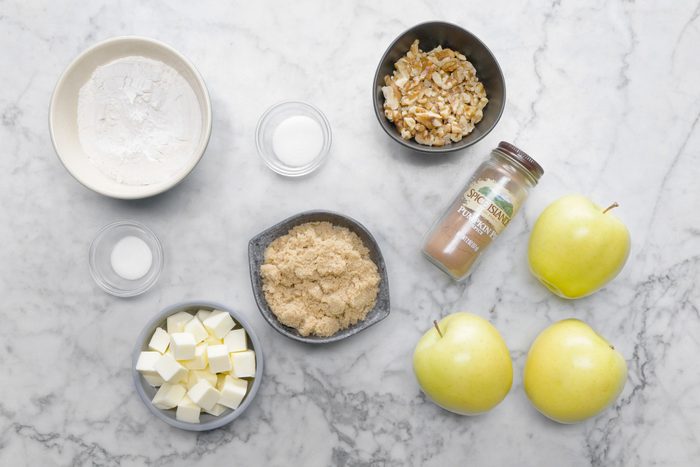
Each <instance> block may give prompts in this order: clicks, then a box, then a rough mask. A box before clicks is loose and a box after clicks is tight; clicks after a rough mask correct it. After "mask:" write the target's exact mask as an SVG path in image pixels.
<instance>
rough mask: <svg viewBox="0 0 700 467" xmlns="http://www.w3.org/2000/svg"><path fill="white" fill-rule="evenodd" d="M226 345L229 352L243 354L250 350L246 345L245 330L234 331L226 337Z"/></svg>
mask: <svg viewBox="0 0 700 467" xmlns="http://www.w3.org/2000/svg"><path fill="white" fill-rule="evenodd" d="M224 344H226V347H228V351H229V352H243V351H244V350H246V349H248V344H247V343H246V335H245V329H243V328H238V329H232V330H230V331H229V332H228V334H226V335H225V336H224Z"/></svg>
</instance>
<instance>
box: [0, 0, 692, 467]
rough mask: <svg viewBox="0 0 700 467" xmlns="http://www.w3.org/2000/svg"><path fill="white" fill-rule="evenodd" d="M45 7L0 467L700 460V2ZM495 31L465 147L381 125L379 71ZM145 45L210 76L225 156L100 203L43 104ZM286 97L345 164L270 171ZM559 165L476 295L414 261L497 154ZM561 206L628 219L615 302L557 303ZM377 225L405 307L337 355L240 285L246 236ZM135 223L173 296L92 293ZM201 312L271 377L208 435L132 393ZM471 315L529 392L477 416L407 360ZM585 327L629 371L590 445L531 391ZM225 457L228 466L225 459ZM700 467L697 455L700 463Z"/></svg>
mask: <svg viewBox="0 0 700 467" xmlns="http://www.w3.org/2000/svg"><path fill="white" fill-rule="evenodd" d="M581 3H582V2H561V1H555V2H554V3H546V2H509V1H505V0H504V1H489V2H486V1H480V2H477V1H470V2H454V1H428V2H421V1H416V0H408V1H403V2H395V3H394V2H381V3H380V2H372V1H363V2H321V1H318V2H310V1H299V2H287V1H279V2H265V1H259V2H245V3H244V2H217V1H199V2H185V1H182V2H164V1H160V2H140V1H121V2H108V1H101V2H78V1H70V2H53V1H45V2H40V1H35V0H33V1H19V0H14V1H7V0H6V1H0V50H2V55H1V58H0V60H1V64H2V67H0V69H1V70H2V71H1V74H2V88H1V89H0V115H2V120H1V125H2V126H0V141H1V142H2V148H3V151H2V153H3V155H2V157H0V195H1V196H2V198H1V200H2V204H1V205H0V241H1V243H2V248H0V293H1V294H2V307H1V308H0V310H1V311H0V321H1V323H2V324H1V325H0V370H1V371H0V374H1V375H2V376H1V377H0V381H1V382H0V465H8V466H9V465H13V466H15V465H58V464H60V465H68V464H74V465H84V464H89V465H120V464H122V465H144V464H147V465H190V464H192V463H201V464H202V465H216V464H215V463H216V462H220V463H226V464H232V463H234V464H235V465H255V466H257V465H304V466H323V465H340V466H357V465H374V466H390V465H391V466H394V465H397V466H398V465H428V466H443V465H457V464H461V465H464V464H467V463H468V464H470V465H502V466H515V465H517V466H550V465H551V466H555V465H556V466H561V465H567V466H584V465H600V466H603V465H604V466H622V465H677V466H686V465H692V464H695V463H696V462H697V459H698V457H700V374H699V372H698V365H697V362H698V350H699V349H698V342H699V337H698V336H700V312H699V311H698V309H699V307H700V290H699V289H698V282H699V279H700V272H699V271H700V248H699V247H700V215H699V214H698V211H697V210H696V209H694V208H695V207H696V205H697V204H698V202H699V201H700V187H699V185H698V183H697V180H698V179H700V125H698V120H699V119H700V84H699V83H700V67H699V66H698V49H697V45H698V43H700V6H698V4H697V2H686V1H678V2H672V4H671V3H669V2H663V1H658V2H650V1H642V0H639V1H637V2H633V1H627V2H616V1H610V2H602V1H593V2H585V3H586V6H585V7H584V6H581ZM430 19H445V20H450V21H453V22H456V23H458V24H460V25H461V26H463V27H465V28H467V29H469V30H471V31H473V32H474V33H476V34H477V35H478V36H479V37H481V38H482V39H483V40H484V41H485V42H486V43H487V44H488V45H489V46H490V47H491V49H492V50H493V52H494V53H495V54H496V56H497V57H498V59H499V61H500V63H501V66H502V67H503V70H504V72H505V75H506V80H507V86H508V103H507V106H506V110H505V114H504V116H503V119H502V120H501V122H500V124H499V125H498V126H497V127H496V129H495V130H494V131H493V132H492V133H491V134H490V135H489V136H488V137H487V138H486V139H485V140H484V141H482V142H481V143H479V144H478V145H477V146H476V147H474V148H471V149H469V150H466V151H464V152H462V153H460V154H458V155H456V156H454V157H446V158H432V159H430V160H428V159H424V158H420V157H416V156H413V155H410V154H406V153H405V152H403V151H402V149H401V148H399V147H398V146H397V145H396V144H395V143H393V142H392V141H391V140H389V139H388V138H387V137H386V135H385V134H383V132H382V131H381V129H380V128H379V125H377V122H376V121H375V118H374V115H373V113H372V108H371V100H370V91H371V79H372V76H373V73H374V69H375V66H376V64H377V62H378V60H379V58H380V56H381V54H382V52H383V51H384V49H385V47H386V46H387V45H388V44H389V42H390V41H391V40H392V39H393V38H394V37H395V36H396V35H398V34H399V33H400V32H402V31H403V30H404V29H407V28H408V27H410V26H412V25H414V24H416V23H418V22H422V21H425V20H430ZM122 34H141V35H147V36H151V37H154V38H157V39H160V40H162V41H165V42H167V43H169V44H171V45H172V46H174V47H175V48H177V49H178V50H180V51H181V52H183V53H184V54H185V55H187V56H188V57H189V58H190V59H191V60H192V61H193V62H194V63H195V64H196V66H197V67H198V68H199V70H200V71H201V73H202V75H203V76H204V79H205V80H206V82H207V84H208V86H209V90H210V93H211V96H212V101H213V108H214V117H215V118H214V127H213V134H212V139H211V144H210V146H209V149H208V151H207V153H206V155H205V157H204V159H203V160H202V162H201V164H200V165H199V166H198V167H197V168H196V170H195V171H194V172H193V173H192V174H191V176H190V177H189V178H188V179H187V180H186V181H185V183H183V184H182V185H180V186H179V187H177V188H176V189H174V190H172V191H171V192H169V193H167V194H165V195H162V196H159V197H156V198H154V199H150V200H146V201H142V202H120V201H115V200H110V199H106V198H103V197H101V196H98V195H96V194H94V193H92V192H90V191H88V190H86V189H85V188H83V187H82V186H80V185H79V184H78V183H76V182H75V181H74V180H73V179H72V178H71V177H70V176H69V175H68V174H67V173H66V171H65V170H64V169H63V167H62V166H61V165H60V163H59V162H58V160H57V158H56V157H55V155H54V151H53V149H52V146H51V142H50V139H49V135H48V129H47V107H48V101H49V96H50V94H51V91H52V89H53V86H54V84H55V82H56V79H57V78H58V75H59V74H60V73H61V71H62V70H63V68H64V67H65V66H66V65H67V64H68V62H69V61H70V60H71V59H72V58H73V57H74V56H75V55H76V54H78V53H79V52H80V51H82V50H83V49H85V48H86V47H88V46H90V45H92V44H94V43H95V42H96V41H98V40H101V39H105V38H108V37H111V36H115V35H122ZM284 99H303V100H308V101H310V102H312V103H314V104H316V105H317V106H319V107H320V108H321V109H323V110H324V111H325V112H326V113H327V116H328V118H329V119H330V121H331V123H332V126H333V131H334V145H333V148H332V156H331V158H330V160H329V161H328V163H327V165H325V166H324V167H323V168H322V169H321V170H320V171H319V172H317V173H316V174H315V175H313V176H311V177H309V178H306V179H302V180H287V179H282V178H280V177H278V176H276V175H275V174H273V173H272V172H270V171H269V170H268V169H267V168H266V167H265V166H264V165H263V164H262V163H261V161H260V160H259V159H258V157H257V155H256V152H255V147H254V142H253V132H254V128H255V124H256V121H257V118H258V116H259V115H260V114H261V113H262V112H263V111H264V110H265V109H266V108H267V107H268V106H270V105H271V104H274V103H276V102H278V101H280V100H284ZM502 139H505V140H510V141H512V142H514V143H515V144H517V145H519V146H521V147H522V148H523V149H525V150H527V151H528V152H529V153H531V154H532V155H533V156H534V157H535V158H536V159H537V160H539V161H540V162H541V163H542V165H543V166H544V167H545V169H546V174H545V176H544V177H543V179H542V181H541V184H540V185H539V186H538V187H537V188H536V189H535V190H534V192H533V193H532V196H531V198H530V199H529V201H528V202H527V204H526V206H525V208H524V209H523V211H522V212H521V214H519V216H518V218H517V219H516V220H514V221H513V223H512V225H511V227H510V228H509V229H508V230H507V232H506V233H505V234H504V235H503V236H502V237H501V238H500V239H499V241H498V245H497V246H495V247H494V248H493V249H492V250H491V251H490V252H489V254H488V257H487V258H486V259H485V261H484V262H483V263H482V264H481V266H480V267H479V268H478V270H476V271H475V273H474V274H473V275H472V277H471V279H470V280H469V281H468V282H466V283H464V284H461V285H459V284H454V283H451V282H450V281H449V280H447V279H446V278H445V277H443V275H442V274H441V273H440V272H438V271H437V270H436V269H435V268H433V267H432V266H431V265H429V264H428V263H426V261H424V260H423V259H422V258H421V256H420V255H419V252H418V251H419V244H420V239H421V236H422V234H423V233H424V232H425V230H426V229H427V228H428V226H429V224H430V223H431V222H432V220H433V218H434V217H435V216H436V215H437V214H438V212H440V211H441V210H442V209H443V208H444V206H445V204H446V203H447V201H448V200H449V199H450V198H451V197H452V196H453V195H454V193H455V191H456V190H457V189H458V188H459V187H460V185H461V184H462V183H463V182H464V181H465V180H466V178H467V177H468V176H469V174H470V173H471V172H472V170H473V169H474V168H475V167H476V165H477V164H478V163H479V162H481V161H482V160H483V158H484V157H485V156H486V155H487V153H488V151H489V150H490V149H491V148H492V147H494V146H495V145H496V144H497V143H498V141H500V140H502ZM570 192H580V193H583V194H586V195H588V196H590V197H592V198H593V199H595V200H597V201H598V202H599V203H601V204H604V203H607V202H609V201H618V202H619V203H620V204H621V207H620V208H619V209H618V210H617V215H618V216H620V217H621V218H622V219H624V221H625V222H626V223H627V225H628V226H629V228H630V230H631V232H632V238H633V246H632V248H633V249H632V254H631V257H630V260H629V263H628V265H627V266H626V267H625V269H624V271H623V272H622V273H621V275H620V276H619V277H618V278H617V279H616V280H615V281H614V282H613V283H612V284H610V285H609V286H608V287H607V288H606V289H605V290H603V291H601V292H599V293H598V294H596V295H594V296H592V297H590V298H587V299H584V300H580V301H576V302H565V301H562V300H559V299H557V298H555V297H553V296H552V295H551V294H549V293H548V292H547V291H546V290H545V289H544V288H542V287H540V286H539V285H538V284H537V283H536V281H535V280H534V279H533V277H532V276H531V275H530V274H529V272H528V271H527V265H526V261H525V251H526V243H527V238H528V231H529V227H530V226H531V225H532V223H533V222H534V220H535V219H536V217H537V215H538V213H539V212H540V211H541V210H542V209H543V208H544V206H546V205H547V204H548V203H549V202H551V201H552V200H554V199H555V198H557V197H559V196H561V195H563V194H566V193H570ZM312 208H328V209H334V210H338V211H340V212H343V213H346V214H348V215H351V216H353V217H356V218H357V219H359V220H361V221H362V222H364V223H365V224H366V225H367V226H368V227H369V228H370V230H372V231H373V232H374V234H375V235H376V237H377V238H378V240H379V242H380V243H381V246H382V248H383V251H384V254H385V257H386V260H387V263H388V266H389V274H390V281H391V288H392V300H393V307H392V314H391V315H390V317H389V318H388V319H387V320H385V321H384V322H382V323H381V324H380V325H377V326H375V327H374V328H372V329H370V330H368V331H366V332H363V333H362V334H360V335H358V336H356V337H354V338H352V339H350V340H348V341H346V342H343V343H341V344H338V345H333V346H327V347H319V348H315V347H308V346H305V345H300V344H297V343H294V342H290V341H289V340H287V339H285V338H284V337H282V336H280V335H278V334H276V333H275V332H274V331H273V330H272V329H271V328H269V327H268V325H267V324H266V323H265V322H264V321H263V319H262V318H261V317H260V315H259V313H258V311H257V309H256V306H255V303H254V301H253V296H252V293H251V289H250V284H249V279H248V267H247V262H246V245H247V241H248V239H249V238H250V237H251V236H252V235H253V234H255V233H256V232H258V231H259V230H261V229H263V228H265V227H267V226H269V225H270V224H272V223H274V222H276V221H278V220H280V219H282V218H284V217H286V216H288V215H291V214H294V213H296V212H299V211H301V210H306V209H312ZM120 218H133V219H137V220H140V221H142V222H145V223H146V224H148V225H149V226H151V227H152V228H153V229H154V230H155V231H156V232H157V233H158V234H159V235H160V237H161V239H162V241H163V243H164V245H165V252H166V255H167V265H166V269H165V271H164V273H163V275H162V278H161V280H160V282H159V283H158V284H157V285H156V287H155V288H154V289H153V290H151V291H150V292H149V293H147V294H145V295H143V296H142V297H139V298H136V299H131V300H121V299H117V298H113V297H111V296H109V295H106V294H105V293H103V292H102V291H101V290H100V289H99V288H98V287H97V286H96V285H95V284H94V283H93V282H92V280H91V278H90V276H89V273H88V268H87V249H88V245H89V242H90V241H91V239H92V237H93V236H94V234H95V233H96V231H97V230H98V229H99V228H100V227H101V226H102V225H104V224H106V223H108V222H110V221H113V220H115V219H120ZM192 298H204V299H211V300H217V301H221V302H223V303H226V304H229V305H230V306H232V307H236V308H238V309H240V310H242V311H243V312H244V313H246V315H247V316H248V317H249V319H250V320H251V321H252V323H253V325H254V327H255V329H256V330H257V331H258V333H259V335H260V337H261V339H262V341H263V343H264V346H265V353H266V357H267V359H266V374H265V380H264V381H263V385H262V388H261V391H260V393H259V395H258V397H257V399H256V401H255V403H254V405H253V406H252V407H251V409H250V410H249V411H248V412H247V413H246V414H245V416H244V417H242V418H240V419H239V420H238V421H236V422H235V424H233V425H231V426H229V427H227V428H225V429H221V430H218V431H214V432H211V433H206V434H193V433H188V432H182V431H178V430H176V429H171V428H169V427H168V426H166V425H164V424H163V423H161V422H159V421H158V420H156V419H155V418H154V417H152V416H151V415H150V414H149V413H148V412H147V411H146V410H145V408H144V407H143V406H142V405H141V402H140V401H139V400H138V399H137V397H136V395H135V393H134V390H133V388H132V382H131V378H130V370H129V363H130V361H129V357H130V352H131V349H132V346H133V345H134V341H135V339H136V336H137V334H138V333H139V331H140V330H141V327H142V326H143V325H144V324H145V323H146V322H147V321H148V320H149V318H150V317H151V316H152V315H153V314H154V313H156V312H157V311H158V310H160V309H162V308H163V307H165V306H167V305H169V304H172V303H174V302H177V301H181V300H184V299H192ZM458 310H470V311H473V312H475V313H478V314H480V315H482V316H486V317H488V318H489V319H490V320H491V321H492V322H493V323H494V324H495V325H496V326H497V327H498V328H499V330H500V331H501V332H502V334H503V335H504V337H505V339H506V341H507V343H508V345H509V347H510V349H511V351H512V356H513V359H514V365H515V380H514V385H513V389H512V390H511V392H510V394H509V396H508V397H507V398H506V399H505V401H504V402H503V403H502V404H501V405H499V406H498V407H497V408H496V409H495V410H493V411H492V412H491V413H489V414H488V415H485V416H481V417H477V418H462V417H458V416H454V415H451V414H448V413H446V412H444V411H442V410H440V409H438V408H437V407H436V406H434V405H432V404H431V403H429V402H426V400H425V398H424V397H423V396H421V394H420V392H419V390H418V387H417V385H416V383H415V380H414V377H413V374H412V372H411V353H412V350H413V347H414V345H415V343H416V341H417V339H418V338H419V336H420V335H421V334H422V333H423V332H424V331H425V330H427V329H428V327H429V326H430V322H431V320H433V319H434V318H437V317H439V316H441V315H443V314H445V313H449V312H452V311H458ZM566 317H578V318H582V319H584V320H586V321H588V322H589V323H590V324H592V325H593V326H594V327H595V328H596V329H598V330H599V331H600V332H601V333H602V334H603V335H605V336H607V337H608V338H609V339H610V340H611V341H612V342H613V343H614V344H615V345H616V346H617V347H618V348H619V349H620V351H621V352H622V353H623V354H624V356H625V358H626V359H627V362H628V366H629V380H628V382H627V385H626V387H625V390H624V393H623V395H622V397H621V399H620V400H619V401H618V403H617V404H616V405H615V406H614V408H612V409H610V410H608V411H607V412H605V413H603V414H602V415H600V416H599V417H597V418H595V419H593V420H590V421H588V422H585V423H581V424H578V425H575V426H561V425H557V424H555V423H552V422H549V421H547V420H546V419H544V418H543V417H541V416H540V415H539V414H538V413H536V412H535V410H534V409H533V408H532V407H531V406H530V405H529V403H528V401H527V399H526V397H525V395H524V393H523V390H522V368H523V364H524V356H525V354H526V351H527V349H528V346H529V344H530V343H531V341H532V340H533V338H534V337H535V336H536V334H537V333H538V332H539V331H540V330H541V329H543V328H544V327H545V326H546V325H547V324H548V323H550V322H553V321H555V320H559V319H563V318H566ZM234 459H235V462H234ZM695 465H696V464H695Z"/></svg>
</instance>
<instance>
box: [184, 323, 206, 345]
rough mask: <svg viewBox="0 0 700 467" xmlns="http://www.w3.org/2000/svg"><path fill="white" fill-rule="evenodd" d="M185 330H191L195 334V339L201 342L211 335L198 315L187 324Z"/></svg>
mask: <svg viewBox="0 0 700 467" xmlns="http://www.w3.org/2000/svg"><path fill="white" fill-rule="evenodd" d="M185 332H189V333H190V334H192V335H193V336H194V341H195V342H196V343H197V344H199V343H200V342H202V341H203V340H204V339H206V338H207V337H209V333H208V332H207V330H206V329H204V325H203V324H202V322H201V321H200V320H199V319H197V318H196V317H194V318H192V319H191V320H189V321H188V322H187V324H185Z"/></svg>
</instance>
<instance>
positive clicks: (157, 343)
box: [148, 328, 170, 354]
mask: <svg viewBox="0 0 700 467" xmlns="http://www.w3.org/2000/svg"><path fill="white" fill-rule="evenodd" d="M169 345H170V336H169V335H168V333H167V332H165V329H163V328H156V332H154V333H153V336H152V337H151V341H150V342H149V343H148V348H149V349H151V350H155V351H156V352H160V353H161V354H164V353H165V351H166V350H168V346H169Z"/></svg>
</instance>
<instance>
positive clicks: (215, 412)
mask: <svg viewBox="0 0 700 467" xmlns="http://www.w3.org/2000/svg"><path fill="white" fill-rule="evenodd" d="M226 410H228V409H227V408H226V407H224V406H223V405H221V404H215V405H214V407H212V408H211V410H204V409H202V411H204V412H206V413H209V414H212V415H214V416H215V417H218V416H219V415H221V414H222V413H224V412H226Z"/></svg>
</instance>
